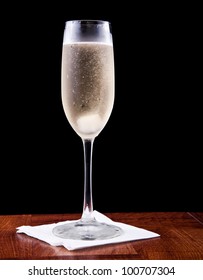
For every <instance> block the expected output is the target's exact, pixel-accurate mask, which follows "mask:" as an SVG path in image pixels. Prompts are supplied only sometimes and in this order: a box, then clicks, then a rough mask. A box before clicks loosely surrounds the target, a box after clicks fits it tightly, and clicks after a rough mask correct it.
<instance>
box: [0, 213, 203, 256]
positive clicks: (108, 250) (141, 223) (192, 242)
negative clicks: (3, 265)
mask: <svg viewBox="0 0 203 280" xmlns="http://www.w3.org/2000/svg"><path fill="white" fill-rule="evenodd" d="M105 214H106V215H107V216H108V217H109V218H111V219H113V220H114V221H118V222H123V223H126V224H130V225H133V226H136V227H140V228H145V229H148V230H151V231H154V232H156V233H159V234H160V237H157V238H152V239H146V240H138V241H131V242H125V243H119V244H113V245H104V246H97V247H92V248H86V249H81V250H76V251H68V250H67V249H65V248H63V247H54V246H51V245H49V244H47V243H45V242H43V241H40V240H37V239H35V238H32V237H29V236H27V235H25V234H17V233H16V228H17V227H18V226H21V225H32V226H35V225H40V224H48V223H54V222H59V221H65V220H70V219H78V218H80V215H79V214H62V215H59V214H34V215H31V214H30V215H3V216H0V259H5V260H6V259H7V260H8V259H13V260H15V259H38V260H40V259H47V260H48V259H112V260H113V259H123V260H125V259H128V260H130V259H135V260H143V259H145V260H153V259H156V260H160V259H161V260H168V259H171V260H173V259H177V260H178V259H182V260H199V259H203V213H194V212H143V213H133V212H130V213H105Z"/></svg>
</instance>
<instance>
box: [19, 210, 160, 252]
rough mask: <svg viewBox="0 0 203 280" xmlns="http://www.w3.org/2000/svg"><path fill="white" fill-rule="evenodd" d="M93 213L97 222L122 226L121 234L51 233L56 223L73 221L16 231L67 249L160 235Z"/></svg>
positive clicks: (96, 212) (22, 228) (20, 228)
mask: <svg viewBox="0 0 203 280" xmlns="http://www.w3.org/2000/svg"><path fill="white" fill-rule="evenodd" d="M93 214H94V217H95V218H96V220H97V221H99V222H105V223H109V224H114V225H117V226H119V227H120V228H122V230H123V234H121V235H120V236H118V237H114V238H111V239H106V240H71V239H64V238H60V237H57V236H55V235H54V234H53V233H52V230H53V228H54V227H55V226H56V225H62V224H65V223H68V222H73V221H65V222H59V223H54V224H45V225H39V226H20V227H17V233H25V234H27V235H29V236H32V237H34V238H37V239H39V240H42V241H44V242H46V243H48V244H50V245H52V246H64V247H65V248H66V249H68V250H76V249H81V248H86V247H93V246H98V245H104V244H113V243H121V242H127V241H133V240H141V239H148V238H154V237H159V236H160V235H159V234H157V233H155V232H152V231H149V230H146V229H142V228H138V227H134V226H131V225H128V224H124V223H118V222H114V221H112V220H111V219H109V218H108V217H106V216H105V215H103V214H101V213H99V212H98V211H96V210H94V212H93Z"/></svg>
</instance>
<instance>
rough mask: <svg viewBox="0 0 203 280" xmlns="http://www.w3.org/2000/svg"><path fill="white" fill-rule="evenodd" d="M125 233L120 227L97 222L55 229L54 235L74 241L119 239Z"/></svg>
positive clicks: (71, 224) (77, 223)
mask: <svg viewBox="0 0 203 280" xmlns="http://www.w3.org/2000/svg"><path fill="white" fill-rule="evenodd" d="M122 233H123V230H122V229H121V228H120V227H117V226H114V225H109V224H106V223H99V222H97V221H95V220H94V221H90V222H84V221H77V222H72V223H67V224H64V225H59V226H56V227H55V228H53V234H54V235H56V236H58V237H61V238H66V239H74V240H103V239H110V238H114V237H117V236H119V235H121V234H122Z"/></svg>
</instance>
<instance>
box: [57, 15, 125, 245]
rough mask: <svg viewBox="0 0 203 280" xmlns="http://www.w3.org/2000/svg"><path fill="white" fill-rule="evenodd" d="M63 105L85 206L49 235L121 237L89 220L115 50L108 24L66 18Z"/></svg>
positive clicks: (117, 229)
mask: <svg viewBox="0 0 203 280" xmlns="http://www.w3.org/2000/svg"><path fill="white" fill-rule="evenodd" d="M61 70H62V71H61V72H62V73H61V83H62V104H63V109H64V112H65V115H66V118H67V120H68V122H69V124H70V125H71V126H72V128H73V130H74V131H75V132H76V133H77V134H78V135H79V136H80V137H81V139H82V143H83V150H84V202H83V212H82V216H81V218H80V220H78V221H73V222H68V223H65V224H63V225H58V226H56V227H55V228H54V229H53V233H54V234H55V235H56V236H58V237H61V238H67V239H75V240H97V239H98V240H102V239H108V238H114V237H116V236H119V235H120V234H122V230H121V228H120V227H117V226H115V225H112V224H111V225H110V224H107V223H100V222H98V221H97V220H96V219H95V218H94V216H93V199H92V151H93V143H94V140H95V138H96V137H97V136H98V135H99V133H100V132H101V130H102V129H103V128H104V126H105V125H106V123H107V121H108V119H109V117H110V115H111V112H112V109H113V104H114V80H115V78H114V52H113V40H112V32H111V23H110V22H108V21H104V20H70V21H67V22H66V23H65V30H64V37H63V49H62V69H61Z"/></svg>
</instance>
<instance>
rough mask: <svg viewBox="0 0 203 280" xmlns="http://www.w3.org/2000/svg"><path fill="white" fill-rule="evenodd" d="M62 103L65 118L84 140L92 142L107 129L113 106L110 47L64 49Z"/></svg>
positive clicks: (83, 45)
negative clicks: (92, 139) (105, 127)
mask: <svg viewBox="0 0 203 280" xmlns="http://www.w3.org/2000/svg"><path fill="white" fill-rule="evenodd" d="M62 101H63V108H64V111H65V114H66V117H67V119H68V121H69V123H70V125H71V126H72V127H73V129H74V130H75V131H76V133H77V134H78V135H79V136H80V137H82V138H83V139H88V138H94V137H96V136H97V135H98V134H99V133H100V131H101V130H102V129H103V128H104V126H105V125H106V123H107V121H108V119H109V117H110V114H111V111H112V108H113V102H114V59H113V46H112V45H111V44H105V43H97V42H79V43H68V44H64V45H63V52H62Z"/></svg>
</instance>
